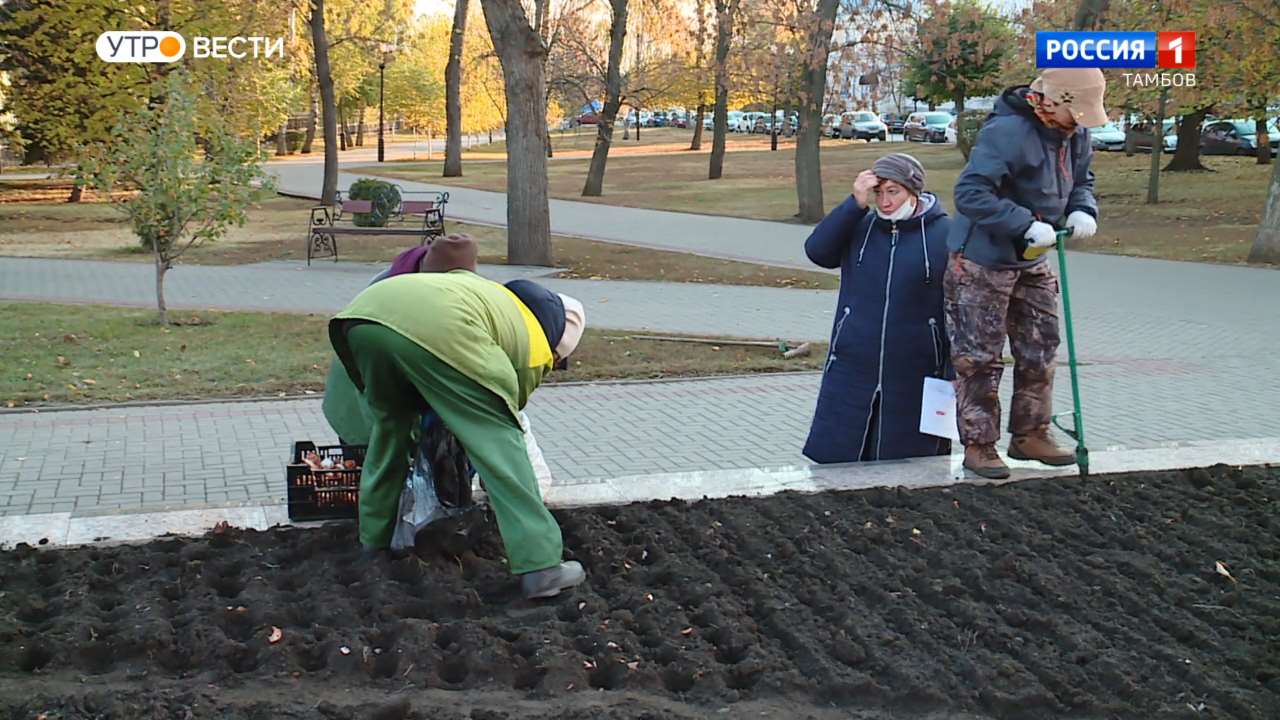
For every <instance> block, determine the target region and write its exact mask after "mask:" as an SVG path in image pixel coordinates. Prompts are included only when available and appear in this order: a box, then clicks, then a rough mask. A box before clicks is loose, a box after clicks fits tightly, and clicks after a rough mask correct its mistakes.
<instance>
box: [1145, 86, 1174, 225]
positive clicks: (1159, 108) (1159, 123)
mask: <svg viewBox="0 0 1280 720" xmlns="http://www.w3.org/2000/svg"><path fill="white" fill-rule="evenodd" d="M1168 101H1169V89H1168V88H1161V89H1160V102H1159V103H1158V104H1157V105H1156V124H1155V125H1154V126H1153V127H1152V129H1151V175H1150V178H1149V179H1148V180H1147V204H1148V205H1155V204H1156V203H1158V202H1160V153H1161V152H1162V151H1163V150H1164V108H1165V103H1167V102H1168Z"/></svg>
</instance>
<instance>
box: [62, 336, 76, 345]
mask: <svg viewBox="0 0 1280 720" xmlns="http://www.w3.org/2000/svg"><path fill="white" fill-rule="evenodd" d="M79 339H80V338H77V337H76V336H75V335H70V334H68V335H63V336H62V341H63V342H69V343H74V342H77V341H79Z"/></svg>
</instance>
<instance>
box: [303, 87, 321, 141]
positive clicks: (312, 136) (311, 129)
mask: <svg viewBox="0 0 1280 720" xmlns="http://www.w3.org/2000/svg"><path fill="white" fill-rule="evenodd" d="M319 114H320V113H319V112H317V111H316V94H315V93H314V92H313V93H311V112H310V113H308V114H307V136H306V137H305V138H303V139H302V154H303V155H310V154H311V143H313V142H315V140H316V120H317V116H318V115H319Z"/></svg>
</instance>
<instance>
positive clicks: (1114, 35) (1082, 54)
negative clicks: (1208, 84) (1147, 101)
mask: <svg viewBox="0 0 1280 720" xmlns="http://www.w3.org/2000/svg"><path fill="white" fill-rule="evenodd" d="M1036 67H1042V68H1081V67H1089V68H1125V69H1140V68H1158V69H1161V70H1194V69H1195V67H1196V34H1195V33H1194V32H1084V31H1053V32H1038V33H1036ZM1123 74H1124V77H1125V80H1127V81H1128V83H1129V84H1130V85H1137V86H1145V85H1156V84H1158V85H1164V86H1171V85H1173V86H1178V87H1183V86H1186V87H1193V86H1195V84H1196V82H1195V77H1196V76H1195V75H1194V74H1192V73H1189V72H1184V73H1168V74H1163V73H1157V74H1153V73H1123Z"/></svg>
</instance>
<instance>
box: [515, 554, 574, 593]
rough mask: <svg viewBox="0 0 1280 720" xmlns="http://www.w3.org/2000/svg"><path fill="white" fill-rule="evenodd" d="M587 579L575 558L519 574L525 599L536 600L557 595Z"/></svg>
mask: <svg viewBox="0 0 1280 720" xmlns="http://www.w3.org/2000/svg"><path fill="white" fill-rule="evenodd" d="M586 579H587V572H586V571H585V570H583V569H582V564H581V563H579V562H577V561H576V560H569V561H567V562H562V563H560V564H559V565H556V566H555V567H549V568H546V569H545V570H534V571H533V572H531V573H525V574H523V575H521V576H520V591H521V592H522V593H524V596H525V599H527V600H537V599H539V598H549V597H555V596H556V595H559V594H560V593H561V592H563V591H565V590H568V589H569V588H571V587H575V586H577V585H580V584H581V583H582V581H583V580H586Z"/></svg>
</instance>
